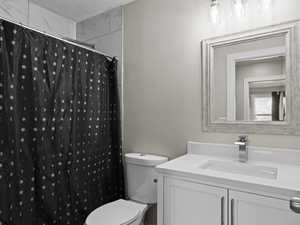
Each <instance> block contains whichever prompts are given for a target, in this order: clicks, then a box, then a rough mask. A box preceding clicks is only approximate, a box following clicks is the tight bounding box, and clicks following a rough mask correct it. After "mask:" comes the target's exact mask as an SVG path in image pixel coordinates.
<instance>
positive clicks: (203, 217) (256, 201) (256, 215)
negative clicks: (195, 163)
mask: <svg viewBox="0 0 300 225" xmlns="http://www.w3.org/2000/svg"><path fill="white" fill-rule="evenodd" d="M163 183H164V184H163V191H162V193H161V194H162V198H161V199H159V201H158V204H159V209H161V211H162V212H163V213H162V212H160V213H161V215H160V216H162V219H161V220H159V224H158V225H299V224H300V214H297V213H295V212H293V211H292V210H291V209H290V206H289V201H288V200H282V199H278V198H275V197H266V196H261V195H259V194H255V193H253V194H252V193H251V194H250V193H246V192H240V191H233V190H231V189H228V188H222V187H215V186H212V185H206V184H201V183H196V182H191V181H188V180H185V179H184V178H183V179H181V178H172V177H168V176H166V177H164V178H163ZM161 206H163V207H161Z"/></svg>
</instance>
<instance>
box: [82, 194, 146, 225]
mask: <svg viewBox="0 0 300 225" xmlns="http://www.w3.org/2000/svg"><path fill="white" fill-rule="evenodd" d="M145 209H146V205H143V204H140V203H136V202H132V201H126V200H123V199H120V200H117V201H114V202H111V203H108V204H105V205H103V206H101V207H99V208H97V209H95V210H94V211H93V212H91V213H90V215H89V216H88V217H87V219H86V225H127V224H129V223H131V222H133V221H135V220H136V219H137V218H138V216H139V215H140V213H142V212H143V211H144V210H145Z"/></svg>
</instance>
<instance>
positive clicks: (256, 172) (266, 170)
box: [199, 160, 277, 180]
mask: <svg viewBox="0 0 300 225" xmlns="http://www.w3.org/2000/svg"><path fill="white" fill-rule="evenodd" d="M199 168H200V169H205V170H214V171H220V172H226V173H234V174H242V175H247V176H252V177H259V178H267V179H274V180H275V179H277V168H273V167H266V166H257V165H251V164H247V163H241V162H231V161H221V160H208V161H207V162H205V163H203V164H202V165H201V166H199Z"/></svg>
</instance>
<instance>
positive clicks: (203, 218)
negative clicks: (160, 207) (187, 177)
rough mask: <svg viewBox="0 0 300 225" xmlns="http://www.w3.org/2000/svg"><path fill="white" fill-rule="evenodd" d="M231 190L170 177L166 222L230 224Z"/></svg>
mask: <svg viewBox="0 0 300 225" xmlns="http://www.w3.org/2000/svg"><path fill="white" fill-rule="evenodd" d="M226 202H227V190H226V189H223V188H216V187H212V186H207V185H202V184H197V183H191V182H187V181H183V180H179V179H171V178H166V181H165V185H164V225H199V224H203V225H226V224H227V223H226V221H227V217H226V213H225V212H226V211H227V203H226Z"/></svg>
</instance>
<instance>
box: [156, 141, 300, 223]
mask: <svg viewBox="0 0 300 225" xmlns="http://www.w3.org/2000/svg"><path fill="white" fill-rule="evenodd" d="M187 150H188V152H187V154H186V155H183V156H180V157H178V158H176V159H174V160H171V161H168V162H166V163H163V164H161V165H158V166H157V167H156V171H157V172H158V183H157V185H158V186H157V187H158V188H157V191H158V195H157V197H158V198H157V213H158V214H157V219H158V223H157V225H300V179H299V174H300V150H291V149H285V150H282V149H270V148H262V147H250V146H249V147H248V154H249V157H248V159H249V160H248V161H247V162H243V163H241V162H239V161H238V160H237V152H236V151H237V150H236V148H235V146H233V145H223V144H209V143H198V142H189V143H188V146H187Z"/></svg>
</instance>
